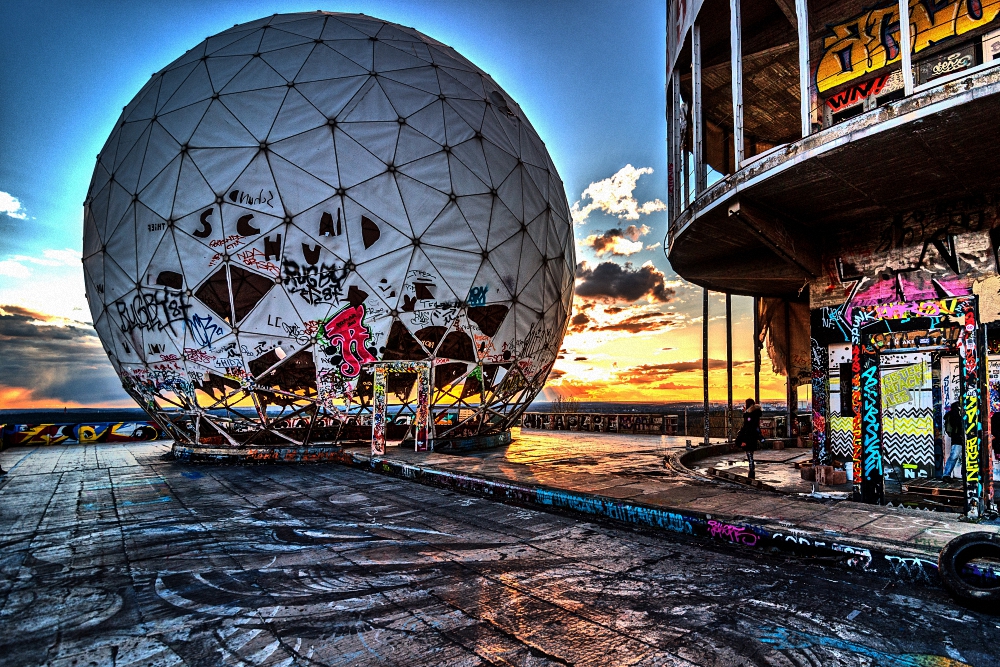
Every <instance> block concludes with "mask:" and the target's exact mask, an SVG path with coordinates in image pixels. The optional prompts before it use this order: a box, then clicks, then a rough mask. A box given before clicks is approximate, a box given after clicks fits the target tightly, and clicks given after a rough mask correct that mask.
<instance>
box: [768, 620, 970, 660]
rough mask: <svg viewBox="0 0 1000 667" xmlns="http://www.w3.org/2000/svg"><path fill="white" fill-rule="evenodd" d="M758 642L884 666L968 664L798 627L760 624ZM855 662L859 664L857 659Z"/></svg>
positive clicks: (783, 648) (780, 649)
mask: <svg viewBox="0 0 1000 667" xmlns="http://www.w3.org/2000/svg"><path fill="white" fill-rule="evenodd" d="M758 638H759V639H760V641H761V642H763V643H765V644H767V645H769V646H771V647H772V648H774V649H775V650H777V651H802V650H804V649H812V650H815V648H818V647H823V648H830V649H834V650H837V651H846V652H848V653H854V654H856V655H861V656H865V657H867V658H870V662H868V661H865V664H874V665H884V666H885V667H917V666H918V665H919V666H920V667H924V666H926V667H968V665H967V664H966V663H964V662H960V661H958V660H955V659H952V658H946V657H944V656H940V655H925V654H915V653H886V652H885V651H882V650H879V649H874V648H870V647H868V646H865V645H863V644H859V643H857V642H853V641H848V640H846V639H840V638H838V637H827V636H823V635H817V634H813V633H809V632H803V631H801V630H790V629H788V628H782V627H777V626H776V627H771V628H767V627H763V628H761V629H760V631H759V637H758ZM858 664H861V663H860V662H859V663H858Z"/></svg>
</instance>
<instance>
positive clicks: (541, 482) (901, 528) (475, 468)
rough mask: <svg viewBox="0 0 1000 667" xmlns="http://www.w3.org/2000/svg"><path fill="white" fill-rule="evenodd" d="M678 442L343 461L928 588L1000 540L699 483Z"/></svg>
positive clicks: (655, 439) (927, 515) (954, 525)
mask: <svg viewBox="0 0 1000 667" xmlns="http://www.w3.org/2000/svg"><path fill="white" fill-rule="evenodd" d="M684 443H685V438H684V437H675V436H644V435H615V434H587V433H564V432H547V431H536V430H522V431H521V432H520V433H519V434H515V438H514V441H513V442H512V443H511V445H509V446H508V447H505V448H502V449H497V450H493V451H489V452H478V453H474V454H461V453H459V454H440V453H430V454H428V453H424V452H413V451H408V450H403V449H396V450H392V449H387V450H386V455H385V456H384V457H375V458H373V457H371V456H370V452H368V451H366V450H364V449H347V450H345V453H347V454H349V455H350V456H349V459H350V462H351V463H350V464H351V465H353V466H355V467H359V468H364V469H368V470H371V471H374V472H378V473H381V474H387V475H392V476H396V477H403V478H408V479H412V480H414V481H418V482H422V483H425V484H429V485H433V486H439V487H444V488H449V489H453V490H457V491H462V492H465V493H472V494H477V495H482V496H486V497H490V498H492V499H494V500H501V501H505V502H513V503H518V504H524V505H529V506H531V505H534V506H547V507H552V508H557V509H562V510H565V511H570V512H575V513H582V514H587V515H591V516H601V517H605V518H610V519H614V520H619V521H623V522H626V523H633V524H638V525H645V526H650V527H655V528H662V529H666V530H671V531H674V532H682V533H686V534H693V535H702V536H704V537H709V538H712V539H717V540H722V541H726V542H730V543H736V544H740V545H743V546H746V547H748V548H754V549H761V548H763V549H767V550H771V551H788V552H791V553H795V554H797V555H809V556H816V557H820V558H825V559H835V560H838V561H840V562H841V563H842V564H843V565H845V566H847V567H852V568H856V569H860V570H862V571H866V572H872V573H878V574H881V575H887V576H895V577H899V578H902V579H904V580H909V581H913V580H919V581H924V582H927V583H934V582H936V581H937V575H936V573H937V556H938V553H939V552H940V550H941V548H943V547H944V546H945V545H946V544H947V543H948V542H949V541H951V540H952V539H954V538H955V537H957V536H959V535H961V534H963V533H966V532H970V531H979V530H986V531H994V532H996V531H1000V526H997V525H989V524H985V523H979V524H974V523H968V522H965V521H961V520H960V519H959V517H958V516H957V515H955V514H952V513H945V512H931V511H925V510H912V509H907V508H894V507H879V506H874V505H866V504H862V503H857V502H854V501H851V500H835V499H806V498H798V497H793V496H789V495H787V494H778V493H771V492H767V491H761V490H755V489H752V488H746V487H740V486H738V485H734V484H728V483H724V482H713V481H708V480H705V479H703V478H700V477H698V476H696V475H695V474H693V473H691V472H690V471H687V470H686V469H685V468H683V467H682V466H677V465H676V460H677V458H678V456H679V455H680V454H681V453H683V452H684V451H685V444H684ZM798 453H801V451H800V450H785V451H783V452H781V454H782V455H785V454H787V455H788V456H793V455H796V454H798ZM343 460H344V462H347V460H348V457H345V458H344V459H343ZM671 460H673V461H674V465H671V463H670V461H671Z"/></svg>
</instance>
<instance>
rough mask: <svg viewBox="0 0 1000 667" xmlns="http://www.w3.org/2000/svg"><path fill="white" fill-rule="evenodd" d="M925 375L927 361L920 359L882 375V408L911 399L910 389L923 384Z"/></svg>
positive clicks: (907, 401)
mask: <svg viewBox="0 0 1000 667" xmlns="http://www.w3.org/2000/svg"><path fill="white" fill-rule="evenodd" d="M926 377H927V362H926V361H921V362H920V363H919V364H913V365H912V366H907V367H906V368H901V369H899V370H898V371H892V372H891V373H886V374H885V375H883V376H882V396H883V399H882V402H883V403H884V405H883V407H884V408H892V407H895V406H897V405H902V404H903V403H909V402H910V401H912V400H913V397H912V395H911V394H910V391H909V390H910V389H918V388H920V387H922V386H923V385H924V382H925V378H926Z"/></svg>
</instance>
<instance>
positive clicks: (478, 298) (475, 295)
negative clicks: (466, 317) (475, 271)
mask: <svg viewBox="0 0 1000 667" xmlns="http://www.w3.org/2000/svg"><path fill="white" fill-rule="evenodd" d="M489 291H490V286H489V285H482V286H480V287H473V288H472V289H470V290H469V299H468V301H469V305H470V306H485V305H486V294H487V293H488V292H489Z"/></svg>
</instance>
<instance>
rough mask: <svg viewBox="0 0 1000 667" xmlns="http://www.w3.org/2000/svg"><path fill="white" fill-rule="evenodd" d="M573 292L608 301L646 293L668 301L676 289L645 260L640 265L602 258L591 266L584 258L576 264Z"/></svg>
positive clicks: (633, 297)
mask: <svg viewBox="0 0 1000 667" xmlns="http://www.w3.org/2000/svg"><path fill="white" fill-rule="evenodd" d="M576 279H577V283H576V294H577V296H580V297H585V298H592V299H603V300H607V301H627V302H633V301H637V300H639V299H641V298H642V297H646V298H647V299H648V300H649V301H650V302H657V303H667V302H668V301H670V299H671V298H673V296H674V294H675V291H674V290H673V289H672V288H669V287H667V286H666V284H665V281H664V275H663V272H662V271H660V270H659V269H657V268H656V267H655V266H653V263H652V262H646V263H645V264H643V265H642V266H640V267H639V268H635V267H633V265H632V263H631V262H626V263H625V265H624V266H622V265H621V264H618V263H616V262H601V263H600V264H598V265H597V266H596V267H593V268H591V267H590V265H588V264H587V262H580V263H579V264H578V265H577V267H576Z"/></svg>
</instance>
